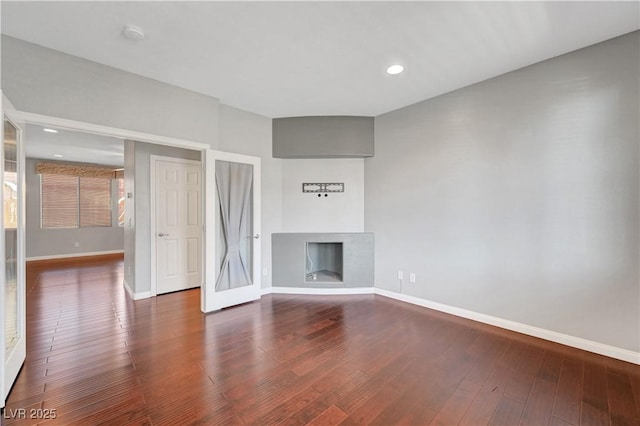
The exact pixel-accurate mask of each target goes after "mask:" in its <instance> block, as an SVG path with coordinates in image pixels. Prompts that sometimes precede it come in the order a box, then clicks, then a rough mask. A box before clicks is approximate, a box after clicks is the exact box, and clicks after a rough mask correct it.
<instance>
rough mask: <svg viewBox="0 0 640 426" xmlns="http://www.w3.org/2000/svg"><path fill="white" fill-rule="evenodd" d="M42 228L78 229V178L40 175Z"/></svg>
mask: <svg viewBox="0 0 640 426" xmlns="http://www.w3.org/2000/svg"><path fill="white" fill-rule="evenodd" d="M41 184H42V191H41V194H42V199H41V201H42V205H41V210H42V227H43V228H77V227H78V178H77V177H74V176H66V175H42V181H41Z"/></svg>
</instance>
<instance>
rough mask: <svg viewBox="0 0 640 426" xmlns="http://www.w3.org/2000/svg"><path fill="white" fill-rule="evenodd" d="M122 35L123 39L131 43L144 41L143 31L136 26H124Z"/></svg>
mask: <svg viewBox="0 0 640 426" xmlns="http://www.w3.org/2000/svg"><path fill="white" fill-rule="evenodd" d="M122 35H123V36H124V38H126V39H127V40H131V41H142V40H144V30H143V29H142V28H140V27H138V26H136V25H131V24H127V25H125V26H124V28H123V29H122Z"/></svg>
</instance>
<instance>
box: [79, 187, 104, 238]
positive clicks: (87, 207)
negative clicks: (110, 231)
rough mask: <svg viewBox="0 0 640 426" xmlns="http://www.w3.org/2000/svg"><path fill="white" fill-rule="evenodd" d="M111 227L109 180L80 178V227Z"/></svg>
mask: <svg viewBox="0 0 640 426" xmlns="http://www.w3.org/2000/svg"><path fill="white" fill-rule="evenodd" d="M95 226H111V179H105V178H87V177H81V178H80V227H81V228H88V227H95Z"/></svg>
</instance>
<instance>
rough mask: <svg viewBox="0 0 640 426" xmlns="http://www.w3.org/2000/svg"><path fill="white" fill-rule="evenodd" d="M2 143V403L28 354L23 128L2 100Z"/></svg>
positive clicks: (0, 303)
mask: <svg viewBox="0 0 640 426" xmlns="http://www.w3.org/2000/svg"><path fill="white" fill-rule="evenodd" d="M2 110H3V112H4V115H3V124H2V128H3V135H4V136H3V143H2V161H1V164H2V166H1V167H2V169H1V171H0V179H1V180H2V189H3V191H2V192H3V209H2V213H1V214H0V217H1V218H2V221H1V223H2V232H1V235H2V237H1V238H0V239H1V240H2V242H0V253H2V255H3V259H2V260H3V261H2V263H1V264H2V265H3V266H4V268H3V270H0V283H1V284H0V286H1V287H2V291H0V305H1V306H2V307H3V309H2V311H3V313H2V327H1V329H0V340H2V342H3V343H4V347H3V350H2V356H1V357H0V360H1V361H2V362H1V364H0V368H1V369H2V370H1V373H0V376H1V380H2V398H1V401H0V402H2V404H1V405H0V406H1V407H4V405H5V401H6V399H7V396H8V394H9V391H10V390H11V386H13V383H14V382H15V380H16V377H17V376H18V373H19V372H20V368H21V367H22V364H23V363H24V359H25V356H26V353H27V347H26V312H25V308H26V303H25V286H26V285H25V256H24V230H25V227H24V223H25V222H24V163H25V160H24V149H23V144H22V135H23V133H24V132H23V126H22V125H21V124H19V123H18V122H17V121H15V120H14V119H13V118H12V113H13V112H14V111H15V110H14V109H13V107H12V106H11V104H10V102H9V101H8V100H7V99H6V98H4V99H3V100H2Z"/></svg>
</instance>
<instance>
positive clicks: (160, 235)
mask: <svg viewBox="0 0 640 426" xmlns="http://www.w3.org/2000/svg"><path fill="white" fill-rule="evenodd" d="M168 236H169V234H165V233H164V232H158V237H168Z"/></svg>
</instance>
